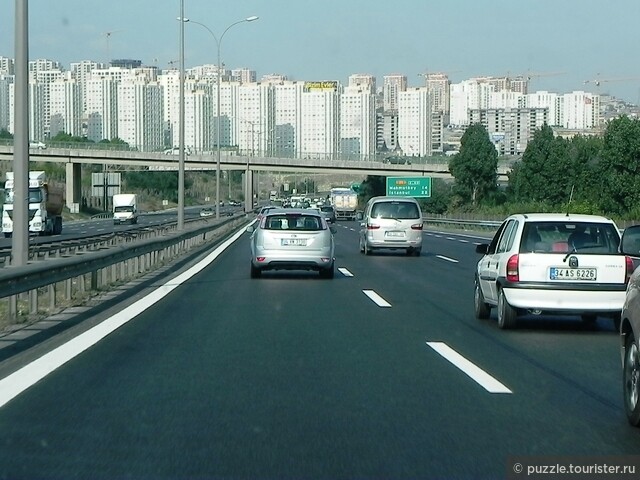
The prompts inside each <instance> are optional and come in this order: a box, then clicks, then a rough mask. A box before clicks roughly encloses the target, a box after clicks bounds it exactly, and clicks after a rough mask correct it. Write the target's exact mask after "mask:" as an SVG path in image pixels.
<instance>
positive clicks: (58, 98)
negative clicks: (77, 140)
mask: <svg viewBox="0 0 640 480" xmlns="http://www.w3.org/2000/svg"><path fill="white" fill-rule="evenodd" d="M82 113H83V112H82V99H81V96H80V86H79V85H78V83H77V82H76V81H75V80H72V79H71V78H70V75H66V78H60V79H58V80H55V81H53V82H51V83H50V84H49V116H48V119H49V134H50V136H51V137H55V136H56V135H57V134H58V133H60V132H64V133H67V134H69V135H72V136H82V135H83V133H84V132H83V129H82Z"/></svg>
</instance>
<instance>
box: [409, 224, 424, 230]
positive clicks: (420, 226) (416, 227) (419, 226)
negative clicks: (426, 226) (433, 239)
mask: <svg viewBox="0 0 640 480" xmlns="http://www.w3.org/2000/svg"><path fill="white" fill-rule="evenodd" d="M411 230H422V224H421V223H414V224H413V225H411Z"/></svg>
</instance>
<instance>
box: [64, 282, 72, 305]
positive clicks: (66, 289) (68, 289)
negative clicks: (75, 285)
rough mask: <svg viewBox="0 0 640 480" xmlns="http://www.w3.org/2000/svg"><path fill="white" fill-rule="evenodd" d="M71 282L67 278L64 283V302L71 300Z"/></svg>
mask: <svg viewBox="0 0 640 480" xmlns="http://www.w3.org/2000/svg"><path fill="white" fill-rule="evenodd" d="M71 282H72V279H71V278H68V279H66V280H65V281H64V298H65V300H71V297H72V291H71Z"/></svg>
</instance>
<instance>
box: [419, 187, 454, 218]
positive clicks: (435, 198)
mask: <svg viewBox="0 0 640 480" xmlns="http://www.w3.org/2000/svg"><path fill="white" fill-rule="evenodd" d="M452 191H453V182H447V181H445V180H444V179H442V178H434V179H433V181H432V188H431V196H430V197H429V198H425V199H421V201H420V203H421V204H422V211H423V212H425V213H433V214H436V215H442V214H445V213H447V210H448V208H449V203H450V202H451V196H452Z"/></svg>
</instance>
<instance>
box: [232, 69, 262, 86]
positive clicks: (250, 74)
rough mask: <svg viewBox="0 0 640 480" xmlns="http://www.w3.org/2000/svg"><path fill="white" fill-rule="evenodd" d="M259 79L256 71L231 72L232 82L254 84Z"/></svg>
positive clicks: (238, 70) (240, 70)
mask: <svg viewBox="0 0 640 480" xmlns="http://www.w3.org/2000/svg"><path fill="white" fill-rule="evenodd" d="M257 78H258V75H257V73H256V71H255V70H250V69H248V68H236V69H233V70H231V81H232V82H240V83H254V82H255V81H256V80H257Z"/></svg>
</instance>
